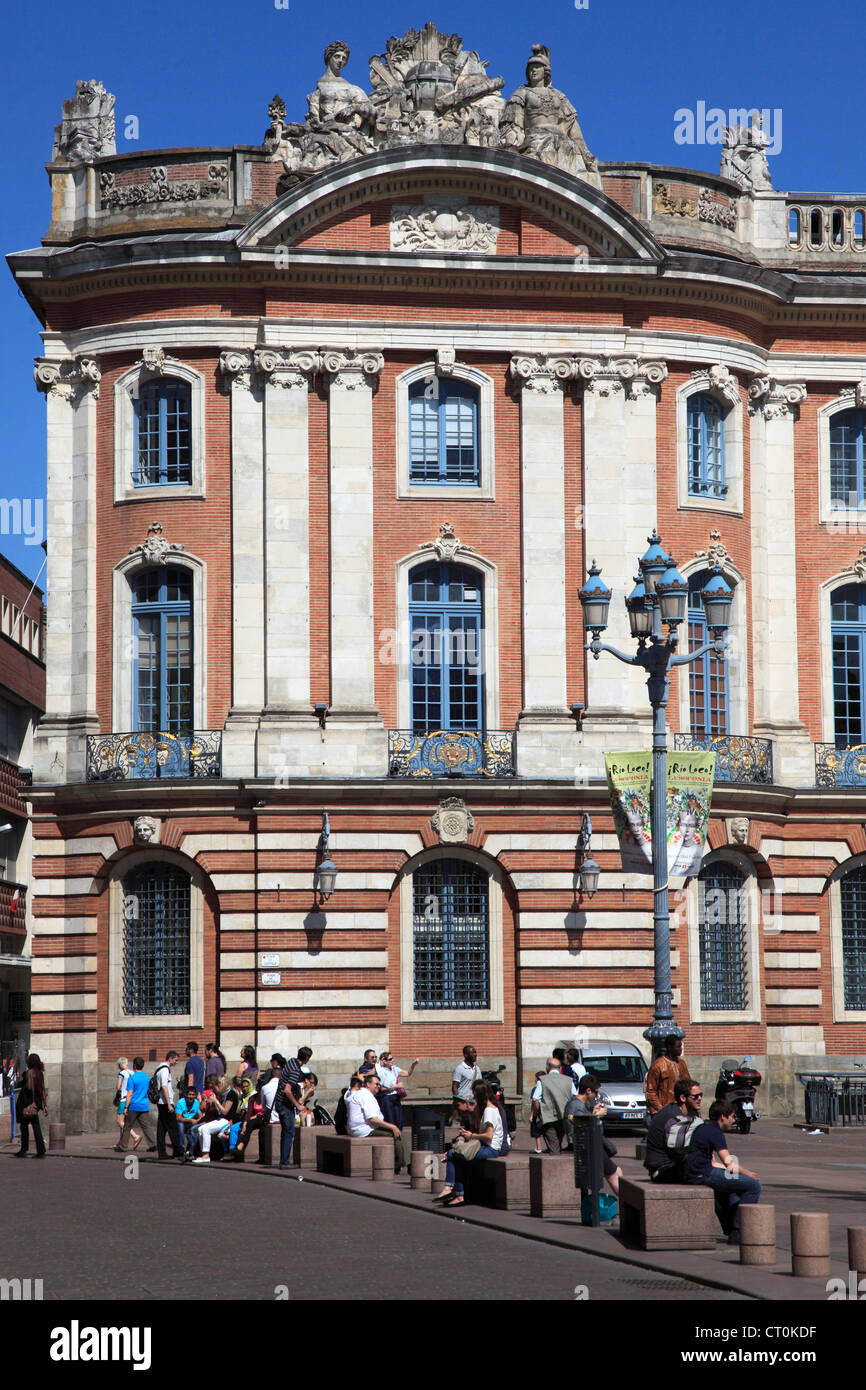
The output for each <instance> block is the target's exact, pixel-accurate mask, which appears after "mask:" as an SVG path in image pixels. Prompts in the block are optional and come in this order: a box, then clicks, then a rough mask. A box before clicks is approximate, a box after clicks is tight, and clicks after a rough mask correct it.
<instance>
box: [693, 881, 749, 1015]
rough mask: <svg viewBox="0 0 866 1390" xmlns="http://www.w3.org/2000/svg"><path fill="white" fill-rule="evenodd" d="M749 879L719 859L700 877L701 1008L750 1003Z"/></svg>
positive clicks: (741, 1007)
mask: <svg viewBox="0 0 866 1390" xmlns="http://www.w3.org/2000/svg"><path fill="white" fill-rule="evenodd" d="M745 883H746V877H745V874H743V873H741V871H740V870H739V869H738V868H737V866H736V864H730V863H727V862H726V861H725V860H719V861H717V862H716V863H714V864H710V865H708V866H707V868H705V869H701V872H700V874H699V875H698V938H699V940H698V945H699V960H700V975H701V1008H702V1009H726V1010H727V1009H745V1008H746V1007H747V1006H748V1002H749V989H748V954H747V939H746V924H747V918H748V913H747V906H746V889H745Z"/></svg>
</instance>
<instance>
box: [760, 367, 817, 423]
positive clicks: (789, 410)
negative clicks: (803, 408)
mask: <svg viewBox="0 0 866 1390" xmlns="http://www.w3.org/2000/svg"><path fill="white" fill-rule="evenodd" d="M805 399H806V383H805V381H776V379H775V377H771V376H756V377H755V378H754V380H753V381H752V382H751V383H750V385H749V414H750V415H756V414H757V413H758V412H759V411H762V412H763V415H764V419H765V420H779V419H784V418H785V417H786V416H788V415H791V414H793V409H794V407H795V406H798V405H802V404H803V401H804V400H805Z"/></svg>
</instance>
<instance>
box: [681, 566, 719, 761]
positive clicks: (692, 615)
mask: <svg viewBox="0 0 866 1390" xmlns="http://www.w3.org/2000/svg"><path fill="white" fill-rule="evenodd" d="M709 578H710V573H709V570H701V571H700V572H699V573H698V574H693V575H691V576H690V578H689V611H688V623H689V651H690V652H694V651H697V649H698V648H699V647H702V646H703V645H704V643H705V642H708V641H709V637H710V634H709V632H708V630H707V622H706V615H705V613H704V605H703V603H702V601H701V590H702V589H703V588H704V587H705V585H706V583H707V581H708V580H709ZM689 711H690V719H691V734H692V738H720V737H723V736H724V735H725V734H727V733H728V662H727V658H726V657H724V656H716V654H715V653H714V652H707V653H706V654H705V655H704V656H702V657H699V658H698V660H697V661H693V662H691V664H690V665H689Z"/></svg>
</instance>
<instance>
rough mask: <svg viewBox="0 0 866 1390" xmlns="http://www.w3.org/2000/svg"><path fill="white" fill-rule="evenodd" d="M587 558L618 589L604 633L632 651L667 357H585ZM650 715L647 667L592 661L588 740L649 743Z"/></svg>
mask: <svg viewBox="0 0 866 1390" xmlns="http://www.w3.org/2000/svg"><path fill="white" fill-rule="evenodd" d="M575 374H576V375H577V376H578V377H580V378H582V379H583V380H585V381H586V387H585V390H584V396H583V436H584V525H585V528H586V550H585V554H586V561H587V565H588V564H589V563H590V561H592V560H595V561H596V562H597V564H598V565H599V568H600V569H601V572H602V578H603V579H604V581H605V583H606V584H607V585H608V587H609V588H610V589H611V590H612V592H613V599H612V601H611V605H610V613H609V618H608V628H607V631H606V632H605V634H604V640H605V641H606V642H610V643H611V645H613V646H615V647H618V648H619V650H620V651H623V652H627V653H631V652H633V651H635V650H636V647H635V642H634V639H633V638H632V637H631V634H630V629H629V623H628V615H627V613H626V609H625V604H624V599H625V598H626V596H627V595H628V594H629V593H631V590H632V589H633V588H634V583H635V579H634V576H635V574H636V573H637V566H638V561H639V559H640V557H641V556H642V555H643V554H644V552H645V551H646V549H647V542H648V537H649V535H650V533H651V532H652V531H653V529H654V527H655V525H656V520H657V516H658V493H657V488H658V483H657V470H656V405H657V389H656V388H657V386H658V385H659V383H660V382H662V381H664V379H665V377H666V376H667V366H666V364H665V363H664V362H644V361H641V360H639V359H635V358H613V359H611V358H581V359H579V362H578V365H577V368H576V373H575ZM651 722H652V716H651V710H650V706H649V698H648V695H647V689H646V673H645V672H644V671H642V670H641V669H640V668H633V667H629V666H626V665H624V664H623V663H622V662H619V661H617V660H616V658H615V657H613V656H611V655H610V654H602V656H601V657H600V658H599V659H598V661H596V660H595V659H594V658H592V657H589V658H588V660H587V692H586V713H585V715H584V719H583V727H584V732H585V735H586V737H587V742H588V743H589V744H594V743H596V742H597V743H598V749H597V750H596V751H597V752H599V751H600V750H601V749H602V748H610V747H618V748H624V747H627V746H628V745H629V743H631V744H632V745H635V744H636V745H637V746H641V745H642V744H643V743H644V742H646V738H647V734H648V730H649V729H650V728H651ZM612 739H613V740H615V742H613V743H612V742H611V740H612Z"/></svg>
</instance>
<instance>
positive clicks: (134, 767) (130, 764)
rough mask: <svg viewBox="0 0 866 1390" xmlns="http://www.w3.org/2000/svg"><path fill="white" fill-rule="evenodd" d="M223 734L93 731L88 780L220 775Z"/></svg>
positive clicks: (90, 740) (104, 780) (88, 750)
mask: <svg viewBox="0 0 866 1390" xmlns="http://www.w3.org/2000/svg"><path fill="white" fill-rule="evenodd" d="M221 772H222V734H221V733H219V732H218V731H215V730H213V729H199V730H196V731H195V732H194V733H191V734H164V733H160V734H144V733H132V734H93V735H88V739H87V780H88V782H129V781H135V780H138V779H148V778H153V777H219V776H220V775H221Z"/></svg>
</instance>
